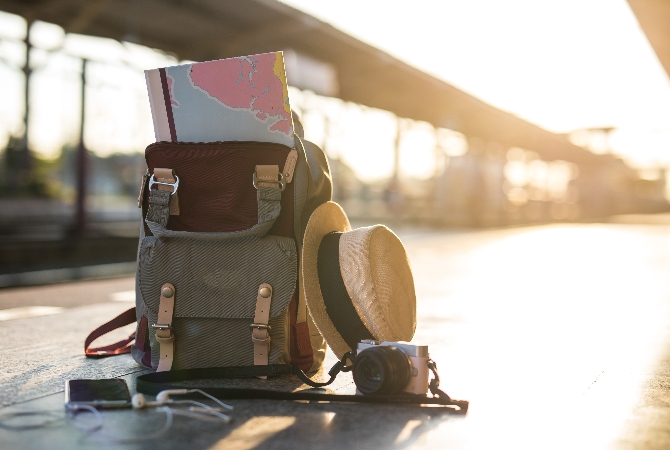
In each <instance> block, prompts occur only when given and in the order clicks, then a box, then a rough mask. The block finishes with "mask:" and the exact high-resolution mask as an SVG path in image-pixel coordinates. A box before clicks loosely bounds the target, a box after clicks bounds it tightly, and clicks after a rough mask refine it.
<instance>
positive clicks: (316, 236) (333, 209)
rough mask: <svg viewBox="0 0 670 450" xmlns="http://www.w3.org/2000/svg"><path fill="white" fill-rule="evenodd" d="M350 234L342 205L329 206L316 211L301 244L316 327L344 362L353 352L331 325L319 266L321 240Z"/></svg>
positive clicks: (304, 282) (304, 280) (306, 290)
mask: <svg viewBox="0 0 670 450" xmlns="http://www.w3.org/2000/svg"><path fill="white" fill-rule="evenodd" d="M347 231H351V224H349V219H348V218H347V215H346V214H345V212H344V211H343V210H342V208H341V207H340V205H338V204H337V203H335V202H326V203H324V204H322V205H320V206H319V207H318V208H316V209H315V210H314V212H313V213H312V215H311V216H310V218H309V221H308V222H307V229H306V230H305V237H304V239H303V244H302V287H303V291H304V293H305V300H306V302H307V308H308V309H309V313H310V315H311V316H312V320H313V321H314V324H315V325H316V327H317V328H318V329H319V332H320V333H321V335H322V336H323V338H324V339H325V340H326V343H327V344H328V346H329V347H330V348H331V350H332V351H333V353H335V355H336V356H337V357H338V358H339V359H341V358H342V356H343V355H344V354H345V353H346V352H349V351H352V350H354V349H352V348H350V347H349V346H348V345H347V343H346V342H345V341H344V339H343V338H342V336H341V335H340V333H338V331H337V329H336V328H335V325H333V322H331V320H330V317H329V316H328V312H327V311H326V305H325V303H324V301H323V295H322V294H321V285H320V283H319V272H318V269H317V262H318V257H319V246H320V245H321V239H323V237H324V236H325V235H327V234H329V233H333V232H340V233H346V232H347Z"/></svg>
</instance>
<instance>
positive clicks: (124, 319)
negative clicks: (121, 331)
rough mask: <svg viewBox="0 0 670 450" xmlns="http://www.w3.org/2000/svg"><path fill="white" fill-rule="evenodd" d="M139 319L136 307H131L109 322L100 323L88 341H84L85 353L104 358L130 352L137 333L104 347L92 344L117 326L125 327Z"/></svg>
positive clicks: (87, 355) (92, 356)
mask: <svg viewBox="0 0 670 450" xmlns="http://www.w3.org/2000/svg"><path fill="white" fill-rule="evenodd" d="M136 320H137V318H136V316H135V308H130V309H129V310H127V311H125V312H123V313H121V314H119V315H118V316H116V317H115V318H113V319H112V320H110V321H109V322H107V323H105V324H103V325H100V326H99V327H98V328H96V329H95V330H93V331H92V332H91V334H89V335H88V337H87V338H86V341H84V355H86V357H88V358H104V357H106V356H114V355H122V354H124V353H130V345H131V344H132V343H133V341H134V340H135V333H133V334H131V335H130V336H128V338H127V339H123V340H121V341H119V342H115V343H113V344H110V345H106V346H104V347H95V348H90V345H91V344H92V343H93V341H95V340H96V339H98V338H99V337H100V336H104V335H105V334H107V333H109V332H110V331H114V330H116V329H117V328H121V327H125V326H126V325H130V324H131V323H134V322H135V321H136Z"/></svg>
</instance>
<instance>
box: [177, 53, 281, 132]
mask: <svg viewBox="0 0 670 450" xmlns="http://www.w3.org/2000/svg"><path fill="white" fill-rule="evenodd" d="M189 78H190V80H191V83H193V85H194V86H196V87H198V88H200V89H202V90H203V91H204V92H205V93H207V94H208V95H209V96H210V97H212V98H213V99H216V100H218V101H219V102H220V103H221V104H222V105H223V106H225V107H228V108H231V109H238V110H246V111H249V112H251V113H252V114H254V115H255V116H256V117H257V118H258V119H259V120H262V121H269V122H271V126H270V127H269V129H270V130H278V131H282V132H284V133H286V134H290V133H291V108H290V106H289V103H288V89H287V87H286V82H285V81H284V62H283V58H278V57H277V54H276V53H265V54H261V55H254V56H246V57H241V58H232V59H222V60H218V61H209V62H204V63H200V64H194V65H193V66H192V67H191V71H190V74H189Z"/></svg>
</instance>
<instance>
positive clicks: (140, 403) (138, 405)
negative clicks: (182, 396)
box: [130, 394, 165, 409]
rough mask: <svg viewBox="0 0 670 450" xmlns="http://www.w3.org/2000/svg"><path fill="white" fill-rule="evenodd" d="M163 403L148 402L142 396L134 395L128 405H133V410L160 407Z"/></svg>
mask: <svg viewBox="0 0 670 450" xmlns="http://www.w3.org/2000/svg"><path fill="white" fill-rule="evenodd" d="M163 403H165V402H148V401H147V398H146V397H145V396H144V394H135V395H133V398H132V399H130V404H131V405H133V409H142V408H147V407H152V406H161V405H163Z"/></svg>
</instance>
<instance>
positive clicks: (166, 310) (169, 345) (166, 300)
mask: <svg viewBox="0 0 670 450" xmlns="http://www.w3.org/2000/svg"><path fill="white" fill-rule="evenodd" d="M160 296H161V299H160V304H159V305H158V319H157V320H158V322H157V323H154V324H153V325H151V328H153V329H154V330H155V331H156V340H157V341H158V344H159V345H160V350H159V351H160V356H159V359H158V368H157V369H156V371H158V372H165V371H166V370H170V369H171V368H172V360H173V359H174V333H173V332H172V315H173V314H174V299H175V296H176V291H175V288H174V286H173V285H172V284H170V283H165V284H164V285H163V286H161V293H160Z"/></svg>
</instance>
